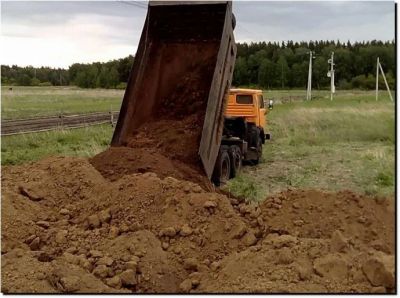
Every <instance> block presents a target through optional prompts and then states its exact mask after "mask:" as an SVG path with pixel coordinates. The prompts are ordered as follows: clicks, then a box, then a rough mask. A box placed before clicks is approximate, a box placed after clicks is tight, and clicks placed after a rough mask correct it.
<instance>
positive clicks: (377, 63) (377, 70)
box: [375, 57, 379, 101]
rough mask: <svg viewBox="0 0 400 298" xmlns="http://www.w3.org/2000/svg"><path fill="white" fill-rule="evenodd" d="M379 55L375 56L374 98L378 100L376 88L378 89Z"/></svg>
mask: <svg viewBox="0 0 400 298" xmlns="http://www.w3.org/2000/svg"><path fill="white" fill-rule="evenodd" d="M378 82H379V57H378V58H376V85H375V90H376V91H375V100H376V101H378V90H379V84H378Z"/></svg>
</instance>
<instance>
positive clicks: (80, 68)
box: [1, 41, 396, 89]
mask: <svg viewBox="0 0 400 298" xmlns="http://www.w3.org/2000/svg"><path fill="white" fill-rule="evenodd" d="M237 47H238V51H237V58H236V64H235V70H234V76H233V85H235V86H252V87H258V88H264V89H289V88H305V87H306V85H307V77H308V66H309V51H310V50H311V51H313V52H314V56H315V59H313V77H312V81H313V88H316V89H324V88H328V87H329V86H330V78H328V77H327V72H328V70H329V65H328V59H329V58H330V56H331V52H334V61H335V81H336V86H337V88H338V89H351V88H359V89H374V88H375V74H376V58H377V57H379V58H380V61H381V64H382V67H383V69H384V71H385V73H386V76H387V80H388V83H389V85H390V86H391V88H394V84H395V73H396V72H395V44H394V41H391V42H382V41H368V42H356V43H350V42H347V43H341V42H334V41H310V42H293V41H287V42H281V43H278V42H273V43H272V42H268V43H266V42H256V43H238V44H237ZM133 60H134V57H133V56H128V57H125V58H122V59H118V60H112V61H109V62H105V63H101V62H95V63H89V64H82V63H75V64H73V65H71V66H70V67H69V68H68V69H61V68H57V69H55V68H49V67H40V68H34V67H32V66H28V67H18V66H16V65H13V66H6V65H2V66H1V82H2V84H3V85H22V86H50V85H53V86H60V85H76V86H79V87H82V88H125V86H126V82H127V81H128V77H129V72H130V69H131V67H132V64H133ZM380 81H382V80H380ZM382 84H383V83H382Z"/></svg>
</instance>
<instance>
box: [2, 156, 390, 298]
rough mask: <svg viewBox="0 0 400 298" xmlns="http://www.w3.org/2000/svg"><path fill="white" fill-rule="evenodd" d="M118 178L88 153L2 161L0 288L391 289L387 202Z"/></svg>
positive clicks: (148, 176)
mask: <svg viewBox="0 0 400 298" xmlns="http://www.w3.org/2000/svg"><path fill="white" fill-rule="evenodd" d="M92 163H93V160H92ZM153 166H154V167H156V164H154V165H153ZM103 175H104V174H103ZM118 175H119V178H117V177H116V176H113V179H106V178H104V177H103V176H102V175H101V174H100V173H99V172H98V171H97V170H96V169H95V168H94V167H93V166H92V165H91V163H89V161H88V160H86V159H83V158H48V159H45V160H42V161H40V162H38V163H34V164H30V165H26V166H13V167H3V173H2V184H3V189H2V291H3V292H6V293H26V292H30V293H32V292H38V293H88V292H90V293H111V292H112V293H120V292H121V293H171V292H182V293H197V292H230V293H237V292H246V293H249V292H252V293H253V292H263V293H271V292H294V293H299V292H366V293H371V292H388V291H389V292H390V291H394V290H395V283H394V210H393V202H392V201H391V199H387V198H371V197H362V196H359V195H356V194H353V193H351V192H341V193H340V192H339V193H323V192H317V191H296V192H294V191H292V192H291V191H288V192H285V193H281V194H278V195H275V196H273V197H270V198H267V199H266V200H265V202H263V203H261V204H260V205H254V204H246V203H245V202H243V201H241V200H238V199H236V198H228V197H227V196H225V195H222V194H218V193H215V192H207V191H205V190H204V189H203V188H202V187H200V186H199V184H196V183H193V182H189V181H185V180H183V179H177V178H173V177H171V176H167V175H168V173H166V172H165V173H164V175H157V174H155V173H150V172H146V173H128V172H127V173H123V172H121V173H119V174H118ZM111 180H112V181H111ZM38 198H40V199H38ZM311 206H313V207H311ZM344 206H346V208H343V207H344Z"/></svg>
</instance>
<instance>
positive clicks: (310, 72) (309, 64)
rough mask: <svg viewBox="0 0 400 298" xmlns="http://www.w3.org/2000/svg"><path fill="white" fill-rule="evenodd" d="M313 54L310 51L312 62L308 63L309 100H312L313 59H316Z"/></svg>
mask: <svg viewBox="0 0 400 298" xmlns="http://www.w3.org/2000/svg"><path fill="white" fill-rule="evenodd" d="M313 54H314V53H313V51H310V62H309V63H308V82H307V97H306V99H307V100H311V86H312V85H311V80H312V59H314V58H315V57H314V56H313Z"/></svg>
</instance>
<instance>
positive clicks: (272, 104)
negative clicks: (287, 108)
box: [268, 99, 274, 110]
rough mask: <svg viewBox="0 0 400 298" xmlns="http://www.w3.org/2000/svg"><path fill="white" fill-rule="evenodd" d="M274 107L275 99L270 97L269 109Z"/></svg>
mask: <svg viewBox="0 0 400 298" xmlns="http://www.w3.org/2000/svg"><path fill="white" fill-rule="evenodd" d="M273 108H274V100H273V99H270V100H269V102H268V109H270V110H272V109H273Z"/></svg>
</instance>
